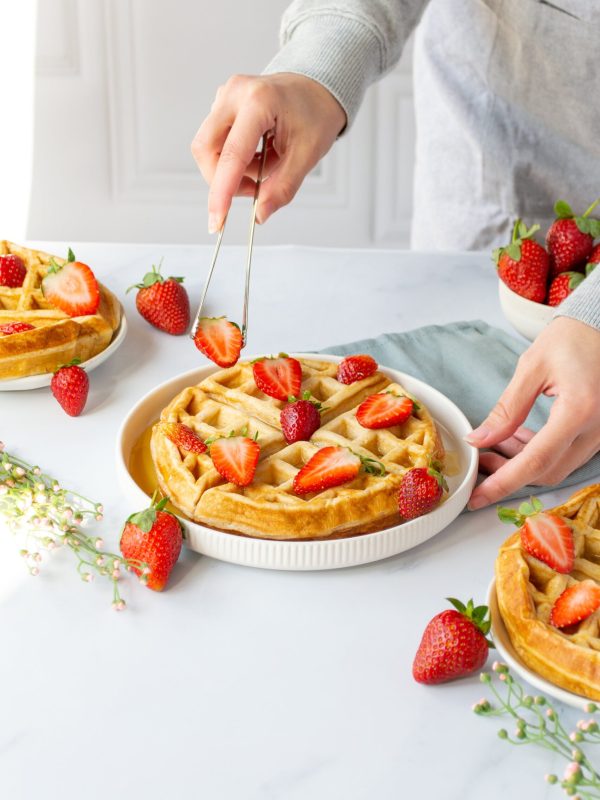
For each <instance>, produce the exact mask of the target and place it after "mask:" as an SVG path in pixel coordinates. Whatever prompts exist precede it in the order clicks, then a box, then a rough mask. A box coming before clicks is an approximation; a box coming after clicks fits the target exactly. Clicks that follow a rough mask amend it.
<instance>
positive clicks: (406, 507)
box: [398, 462, 448, 520]
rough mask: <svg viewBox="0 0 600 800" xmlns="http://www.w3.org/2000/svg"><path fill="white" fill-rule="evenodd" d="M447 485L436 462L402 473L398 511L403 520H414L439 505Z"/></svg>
mask: <svg viewBox="0 0 600 800" xmlns="http://www.w3.org/2000/svg"><path fill="white" fill-rule="evenodd" d="M445 491H448V484H447V483H446V480H445V478H444V476H443V475H442V473H441V472H440V471H439V469H437V464H436V462H433V463H432V464H431V466H429V467H414V468H413V469H409V470H408V471H407V472H405V473H404V477H403V478H402V482H401V483H400V489H399V491H398V511H399V512H400V516H401V517H402V519H403V520H409V519H414V518H415V517H420V516H422V515H423V514H428V513H429V512H430V511H433V509H434V508H435V507H436V506H437V505H439V503H440V501H441V499H442V497H443V494H444V492H445Z"/></svg>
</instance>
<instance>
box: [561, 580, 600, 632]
mask: <svg viewBox="0 0 600 800" xmlns="http://www.w3.org/2000/svg"><path fill="white" fill-rule="evenodd" d="M598 608H600V586H598V584H597V583H594V581H592V580H587V581H582V582H581V583H576V584H574V585H573V586H569V587H568V589H565V590H564V592H563V593H562V594H561V595H560V596H559V597H557V598H556V601H555V603H554V605H553V606H552V611H551V612H550V624H551V625H554V626H555V627H556V628H566V627H567V626H568V625H575V623H577V622H581V620H583V619H587V618H588V617H589V616H590V615H591V614H593V613H594V611H596V610H597V609H598Z"/></svg>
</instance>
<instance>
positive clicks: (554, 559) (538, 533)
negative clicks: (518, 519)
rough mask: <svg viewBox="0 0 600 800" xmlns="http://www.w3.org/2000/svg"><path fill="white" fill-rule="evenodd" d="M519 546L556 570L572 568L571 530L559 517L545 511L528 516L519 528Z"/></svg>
mask: <svg viewBox="0 0 600 800" xmlns="http://www.w3.org/2000/svg"><path fill="white" fill-rule="evenodd" d="M521 546H522V547H523V549H524V550H525V551H526V552H527V553H529V555H531V556H533V557H534V558H539V560H540V561H543V562H544V564H547V565H548V566H549V567H552V569H554V570H556V572H562V573H564V574H567V573H569V572H571V570H572V569H573V561H574V558H575V548H574V543H573V531H572V530H571V528H570V527H569V526H568V525H567V523H566V522H565V521H564V519H562V518H561V517H557V516H556V515H555V514H548V513H547V512H545V511H542V512H539V513H537V514H533V515H532V516H528V517H527V519H526V520H525V522H524V524H523V527H522V528H521Z"/></svg>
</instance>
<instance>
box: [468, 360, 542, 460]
mask: <svg viewBox="0 0 600 800" xmlns="http://www.w3.org/2000/svg"><path fill="white" fill-rule="evenodd" d="M525 355H526V354H524V355H523V356H521V358H520V359H519V362H518V365H517V369H516V371H515V374H514V375H513V378H512V380H511V381H510V383H509V384H508V386H507V387H506V389H505V390H504V392H503V393H502V395H501V396H500V399H499V400H498V402H497V403H496V405H495V406H494V408H493V409H492V410H491V412H490V413H489V415H488V417H487V418H486V419H485V420H484V421H483V422H482V423H481V425H480V426H479V427H478V428H476V429H475V430H474V431H472V432H471V433H470V434H469V435H468V436H467V437H465V438H466V440H467V441H468V442H469V444H472V445H475V447H492V446H493V445H495V444H498V442H502V441H504V440H506V439H508V438H509V437H510V436H512V434H513V433H514V432H515V431H516V429H517V428H518V427H519V426H520V425H521V424H522V423H523V422H524V421H525V420H526V418H527V415H528V414H529V412H530V410H531V407H532V405H533V404H534V402H535V400H536V398H537V396H538V395H539V394H541V392H542V390H543V383H542V381H541V377H540V376H541V372H540V371H539V370H538V369H536V368H535V364H534V363H533V362H532V361H531V360H530V359H529V358H525Z"/></svg>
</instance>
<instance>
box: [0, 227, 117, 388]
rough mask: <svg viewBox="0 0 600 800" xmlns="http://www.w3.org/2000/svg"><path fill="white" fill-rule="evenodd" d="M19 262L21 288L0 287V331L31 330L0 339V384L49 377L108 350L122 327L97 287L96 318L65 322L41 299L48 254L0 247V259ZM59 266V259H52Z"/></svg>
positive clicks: (113, 301) (108, 297)
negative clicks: (19, 325) (12, 326)
mask: <svg viewBox="0 0 600 800" xmlns="http://www.w3.org/2000/svg"><path fill="white" fill-rule="evenodd" d="M6 253H12V254H14V255H16V256H18V257H19V258H20V259H21V260H22V262H23V264H24V265H25V267H26V269H27V275H26V276H25V280H24V282H23V286H21V287H19V288H9V287H7V286H0V325H5V324H8V323H12V322H25V323H28V324H30V325H33V327H34V329H33V330H28V331H24V332H22V333H15V334H12V335H10V336H1V335H0V381H1V380H9V379H14V378H23V377H25V376H28V375H39V374H42V373H47V372H54V370H56V369H57V368H58V367H59V366H60V365H61V364H66V363H68V362H70V361H72V360H73V359H74V358H78V359H79V360H80V361H81V362H84V361H87V360H88V359H89V358H92V356H95V355H97V354H98V353H100V352H102V350H104V349H105V348H106V347H108V345H109V344H110V342H111V340H112V338H113V336H114V334H115V331H116V330H117V328H118V327H119V324H120V322H121V306H120V304H119V301H118V300H117V298H116V297H115V296H114V295H113V294H112V292H110V291H109V290H108V289H107V288H106V287H105V286H103V285H102V284H99V289H100V306H99V308H98V311H97V312H96V313H95V314H88V315H86V316H80V317H69V316H68V315H67V314H65V313H64V312H62V311H60V310H59V309H57V308H54V307H53V306H52V305H51V304H50V303H49V302H48V301H47V300H46V298H45V297H44V295H43V293H42V290H41V282H42V279H43V278H44V276H45V275H46V273H47V271H48V266H49V264H50V259H51V258H53V257H52V256H51V255H49V254H48V253H43V252H41V251H39V250H31V249H29V248H27V247H21V246H19V245H16V244H13V243H12V242H7V241H0V254H6ZM56 261H57V262H58V263H59V264H62V263H64V259H61V258H56Z"/></svg>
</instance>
